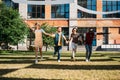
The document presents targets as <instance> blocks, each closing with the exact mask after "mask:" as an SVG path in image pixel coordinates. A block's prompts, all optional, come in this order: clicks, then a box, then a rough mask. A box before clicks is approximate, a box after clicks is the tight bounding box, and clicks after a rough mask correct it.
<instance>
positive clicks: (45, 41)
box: [41, 23, 56, 51]
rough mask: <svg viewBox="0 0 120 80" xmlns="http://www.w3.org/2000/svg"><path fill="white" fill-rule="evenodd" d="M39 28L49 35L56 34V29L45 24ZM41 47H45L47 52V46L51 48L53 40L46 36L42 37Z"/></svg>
mask: <svg viewBox="0 0 120 80" xmlns="http://www.w3.org/2000/svg"><path fill="white" fill-rule="evenodd" d="M41 28H42V29H44V31H45V32H47V33H50V34H52V33H55V32H56V28H55V27H52V26H50V25H48V24H47V23H43V24H42V25H41ZM43 45H44V46H46V51H47V48H48V45H49V46H53V45H54V40H53V38H52V37H48V36H46V35H43Z"/></svg>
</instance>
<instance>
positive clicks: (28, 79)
mask: <svg viewBox="0 0 120 80" xmlns="http://www.w3.org/2000/svg"><path fill="white" fill-rule="evenodd" d="M0 80H62V79H45V78H39V79H36V78H35V79H33V78H14V77H0Z"/></svg>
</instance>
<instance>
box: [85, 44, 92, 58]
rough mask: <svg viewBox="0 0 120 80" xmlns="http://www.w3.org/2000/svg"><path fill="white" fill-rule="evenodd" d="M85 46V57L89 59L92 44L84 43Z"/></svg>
mask: <svg viewBox="0 0 120 80" xmlns="http://www.w3.org/2000/svg"><path fill="white" fill-rule="evenodd" d="M85 48H86V59H87V60H90V57H91V54H92V45H88V44H86V45H85Z"/></svg>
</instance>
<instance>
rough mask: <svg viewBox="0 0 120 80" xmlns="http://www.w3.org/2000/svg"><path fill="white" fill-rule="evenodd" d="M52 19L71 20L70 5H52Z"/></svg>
mask: <svg viewBox="0 0 120 80" xmlns="http://www.w3.org/2000/svg"><path fill="white" fill-rule="evenodd" d="M51 12H52V13H51V16H52V18H69V4H62V5H52V6H51Z"/></svg>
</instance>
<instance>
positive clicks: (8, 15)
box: [0, 6, 28, 44]
mask: <svg viewBox="0 0 120 80" xmlns="http://www.w3.org/2000/svg"><path fill="white" fill-rule="evenodd" d="M27 33H28V28H27V26H26V24H25V23H24V22H23V20H22V18H21V17H20V15H19V12H18V11H17V10H14V9H12V8H8V7H5V6H4V8H1V11H0V41H1V42H4V43H10V44H17V43H18V42H20V41H22V40H23V39H24V37H25V35H27Z"/></svg>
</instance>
